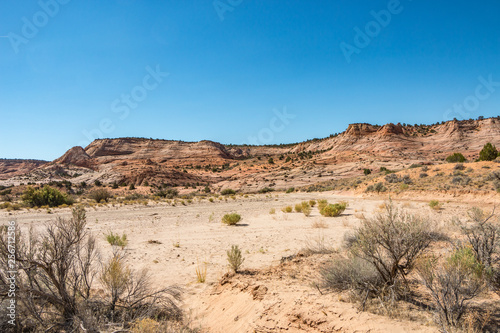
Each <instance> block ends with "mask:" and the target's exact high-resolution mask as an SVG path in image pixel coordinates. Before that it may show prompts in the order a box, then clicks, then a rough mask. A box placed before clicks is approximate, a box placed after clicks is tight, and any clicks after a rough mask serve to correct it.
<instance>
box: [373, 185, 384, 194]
mask: <svg viewBox="0 0 500 333" xmlns="http://www.w3.org/2000/svg"><path fill="white" fill-rule="evenodd" d="M373 190H374V191H375V192H377V193H380V192H385V191H387V187H385V186H384V184H383V183H377V184H375V185H374V186H373Z"/></svg>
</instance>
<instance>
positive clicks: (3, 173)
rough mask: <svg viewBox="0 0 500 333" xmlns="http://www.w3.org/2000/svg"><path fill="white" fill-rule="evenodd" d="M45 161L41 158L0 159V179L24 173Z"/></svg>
mask: <svg viewBox="0 0 500 333" xmlns="http://www.w3.org/2000/svg"><path fill="white" fill-rule="evenodd" d="M46 163H48V162H47V161H41V160H22V159H0V179H9V178H11V177H15V176H19V175H24V174H26V173H28V172H30V171H31V170H34V169H36V168H38V167H40V166H42V165H44V164H46Z"/></svg>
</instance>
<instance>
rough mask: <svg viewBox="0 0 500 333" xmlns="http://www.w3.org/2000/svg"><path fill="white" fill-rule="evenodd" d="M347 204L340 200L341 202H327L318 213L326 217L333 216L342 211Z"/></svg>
mask: <svg viewBox="0 0 500 333" xmlns="http://www.w3.org/2000/svg"><path fill="white" fill-rule="evenodd" d="M346 207H347V204H346V203H344V202H342V203H336V204H329V205H327V206H325V207H323V209H321V210H320V214H321V215H323V216H326V217H335V216H339V215H340V214H342V213H343V212H344V210H345V209H346Z"/></svg>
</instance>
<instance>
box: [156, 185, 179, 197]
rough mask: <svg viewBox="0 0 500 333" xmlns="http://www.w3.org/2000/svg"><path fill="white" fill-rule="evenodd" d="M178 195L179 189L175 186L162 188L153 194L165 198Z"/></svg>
mask: <svg viewBox="0 0 500 333" xmlns="http://www.w3.org/2000/svg"><path fill="white" fill-rule="evenodd" d="M178 195H179V191H178V190H177V189H175V188H167V189H163V190H161V191H158V192H156V193H155V196H158V197H162V198H167V199H174V198H175V197H177V196H178Z"/></svg>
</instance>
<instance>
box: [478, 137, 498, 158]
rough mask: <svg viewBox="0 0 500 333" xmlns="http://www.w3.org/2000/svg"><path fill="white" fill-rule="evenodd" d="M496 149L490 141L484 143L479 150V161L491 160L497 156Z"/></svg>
mask: <svg viewBox="0 0 500 333" xmlns="http://www.w3.org/2000/svg"><path fill="white" fill-rule="evenodd" d="M497 156H498V151H497V149H496V147H495V146H494V145H492V144H491V143H490V142H488V143H487V144H485V145H484V147H483V149H481V151H480V152H479V160H480V161H493V160H495V159H496V158H497Z"/></svg>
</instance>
